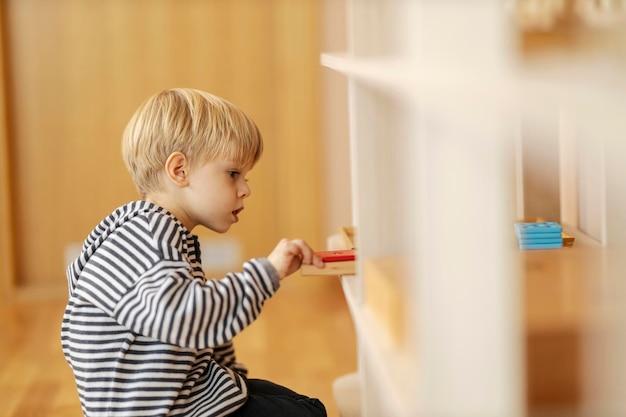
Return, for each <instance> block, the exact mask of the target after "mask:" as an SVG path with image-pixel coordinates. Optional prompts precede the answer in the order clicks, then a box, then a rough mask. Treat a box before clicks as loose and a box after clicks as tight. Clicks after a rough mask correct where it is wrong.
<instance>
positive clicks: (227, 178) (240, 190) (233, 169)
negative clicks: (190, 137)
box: [185, 159, 250, 233]
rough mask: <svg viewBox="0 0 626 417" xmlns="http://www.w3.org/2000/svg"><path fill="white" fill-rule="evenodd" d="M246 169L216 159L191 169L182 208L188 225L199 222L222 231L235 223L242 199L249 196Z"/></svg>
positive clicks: (241, 207) (194, 224)
mask: <svg viewBox="0 0 626 417" xmlns="http://www.w3.org/2000/svg"><path fill="white" fill-rule="evenodd" d="M248 172H249V169H246V168H244V167H241V166H239V165H237V164H235V163H233V162H230V161H224V160H220V159H217V160H214V161H210V162H207V163H206V164H205V165H202V166H199V167H196V168H195V169H193V170H191V172H190V173H189V186H188V187H187V189H186V196H187V198H186V205H187V207H186V209H185V212H186V215H187V216H186V217H187V218H188V219H187V220H188V222H189V223H190V225H191V226H192V227H191V228H193V226H196V225H198V224H201V225H202V226H204V227H207V228H208V229H211V230H213V231H215V232H217V233H224V232H226V231H228V229H230V226H231V225H232V224H233V223H237V222H238V221H239V213H241V211H242V210H243V208H244V205H243V200H244V198H246V197H249V196H250V187H248V183H247V181H246V175H247V174H248ZM187 227H189V225H188V226H187ZM191 228H189V229H190V230H191Z"/></svg>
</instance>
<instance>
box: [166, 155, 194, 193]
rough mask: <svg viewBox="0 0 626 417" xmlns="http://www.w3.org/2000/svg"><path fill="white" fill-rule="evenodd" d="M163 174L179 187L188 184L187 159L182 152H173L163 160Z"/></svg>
mask: <svg viewBox="0 0 626 417" xmlns="http://www.w3.org/2000/svg"><path fill="white" fill-rule="evenodd" d="M165 174H166V175H167V178H169V180H170V181H172V182H173V183H174V184H176V185H177V186H179V187H186V186H188V185H189V160H188V159H187V157H186V156H185V154H184V153H182V152H174V153H172V154H171V155H170V156H168V157H167V160H166V161H165Z"/></svg>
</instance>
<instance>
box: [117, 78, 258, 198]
mask: <svg viewBox="0 0 626 417" xmlns="http://www.w3.org/2000/svg"><path fill="white" fill-rule="evenodd" d="M177 151H178V152H182V153H183V154H184V155H185V156H186V157H187V158H188V159H189V161H190V164H191V166H192V168H193V167H196V166H199V165H201V164H204V163H207V162H210V161H213V160H215V159H217V158H222V159H225V160H228V161H232V162H234V163H237V164H238V165H241V166H242V167H243V168H248V169H249V168H252V166H254V164H256V162H257V161H258V160H259V158H260V157H261V154H262V153H263V139H262V137H261V133H260V132H259V129H258V127H257V126H256V124H255V123H254V121H253V120H252V119H251V118H250V117H249V116H248V115H246V114H245V113H244V112H243V111H242V110H241V109H240V108H238V107H237V106H235V105H234V104H232V103H230V102H228V101H226V100H224V99H223V98H221V97H217V96H214V95H212V94H209V93H207V92H204V91H200V90H195V89H190V88H174V89H170V90H165V91H162V92H160V93H158V94H155V95H154V96H152V97H150V98H149V99H148V100H146V101H145V102H143V104H141V105H140V106H139V108H138V109H137V111H136V112H135V114H134V115H133V116H132V117H131V119H130V121H129V122H128V125H127V126H126V129H125V130H124V135H123V138H122V157H123V158H124V162H125V164H126V167H127V168H128V171H129V172H130V175H131V177H132V179H133V182H134V183H135V186H136V187H137V191H139V194H140V195H141V196H142V197H145V195H146V194H147V193H148V192H150V191H156V190H158V189H159V186H160V173H161V171H162V169H163V167H164V165H165V161H166V160H167V158H168V157H169V156H170V155H171V154H172V153H173V152H177Z"/></svg>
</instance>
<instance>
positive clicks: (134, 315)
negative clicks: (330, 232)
mask: <svg viewBox="0 0 626 417" xmlns="http://www.w3.org/2000/svg"><path fill="white" fill-rule="evenodd" d="M278 285H279V283H278V276H277V274H276V270H275V269H274V268H273V267H272V265H271V264H270V263H269V261H268V260H267V259H264V258H259V259H251V260H250V261H248V262H246V263H244V268H243V271H242V272H239V273H230V274H228V275H227V276H226V277H225V278H222V279H211V280H207V281H204V280H203V279H199V278H194V277H193V276H192V275H191V271H190V270H189V266H188V264H186V263H182V262H171V261H170V262H161V263H160V264H159V265H158V266H157V267H155V268H151V269H150V270H148V271H146V272H145V273H144V274H143V275H142V276H141V278H140V279H139V280H137V282H136V283H135V285H134V286H132V287H131V288H129V290H128V291H127V292H126V293H125V294H123V295H122V297H121V298H120V299H119V302H118V303H117V305H116V307H115V310H114V312H113V315H114V318H115V319H116V320H117V321H118V322H119V323H120V324H122V325H124V326H126V327H129V328H130V329H132V330H133V331H134V332H136V333H139V334H142V335H144V336H148V337H151V338H153V339H158V340H161V341H163V342H165V343H169V344H173V345H177V346H181V347H186V348H192V349H204V348H209V347H215V346H219V345H222V344H224V343H227V342H228V341H230V340H232V339H233V337H234V336H235V335H236V334H238V333H239V332H241V331H242V330H243V329H244V328H246V327H247V326H248V325H250V324H251V323H252V322H253V321H254V320H255V319H256V318H257V317H258V315H259V314H260V312H261V309H262V307H263V305H264V303H265V301H266V300H268V299H269V298H270V297H271V296H272V295H274V293H275V292H276V290H277V289H278Z"/></svg>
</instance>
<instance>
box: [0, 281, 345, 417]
mask: <svg viewBox="0 0 626 417" xmlns="http://www.w3.org/2000/svg"><path fill="white" fill-rule="evenodd" d="M65 302H66V299H65V294H64V291H47V292H45V293H44V294H42V293H41V291H25V292H22V293H20V294H19V295H18V296H17V297H16V299H15V301H13V302H11V303H10V304H8V305H2V306H0V403H1V404H2V406H1V407H0V417H33V416H38V417H39V416H40V417H73V416H76V417H78V416H81V415H82V413H81V409H80V405H79V402H78V396H77V393H76V389H75V386H74V380H73V377H72V374H71V371H70V369H69V367H68V365H67V363H66V362H65V359H64V358H63V354H62V352H61V342H60V335H59V334H60V323H61V316H62V314H63V308H64V307H65ZM235 345H236V348H237V351H238V357H239V359H240V361H242V362H244V363H245V364H246V365H247V366H248V368H249V369H250V377H254V378H265V379H269V380H272V381H274V382H277V383H280V384H282V385H285V386H287V387H289V388H291V389H293V390H295V391H298V392H301V393H302V394H306V395H309V396H312V397H317V398H319V399H321V400H322V402H324V404H325V405H326V408H327V410H328V415H329V416H330V417H337V411H336V410H337V408H336V405H335V402H334V399H333V396H332V388H331V384H332V381H333V380H334V379H335V378H337V377H338V376H341V375H343V374H346V373H349V372H353V371H354V370H355V369H356V352H355V334H354V329H353V327H352V321H351V318H350V315H349V312H348V309H347V306H346V303H345V300H344V298H343V293H342V291H341V285H340V282H339V279H338V278H336V277H315V278H311V277H300V276H299V275H294V276H292V277H290V278H288V279H287V280H285V281H283V286H282V288H281V289H280V291H279V292H278V293H277V294H276V296H275V297H274V298H273V299H271V300H269V301H268V303H267V304H266V306H265V309H264V310H263V312H262V314H261V317H260V318H259V319H258V320H257V321H256V322H255V323H253V324H252V325H251V326H250V327H249V328H248V329H246V330H245V331H244V332H243V333H241V334H240V335H238V336H237V338H236V339H235Z"/></svg>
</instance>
